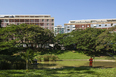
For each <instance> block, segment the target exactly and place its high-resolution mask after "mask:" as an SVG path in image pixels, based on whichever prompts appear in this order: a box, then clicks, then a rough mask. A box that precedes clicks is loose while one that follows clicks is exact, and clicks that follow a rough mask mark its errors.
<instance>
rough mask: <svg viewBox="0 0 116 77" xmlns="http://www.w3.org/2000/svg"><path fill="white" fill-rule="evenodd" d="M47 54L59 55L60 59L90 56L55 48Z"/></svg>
mask: <svg viewBox="0 0 116 77" xmlns="http://www.w3.org/2000/svg"><path fill="white" fill-rule="evenodd" d="M56 52H57V53H56ZM46 53H47V52H46ZM47 54H55V55H57V56H58V57H59V59H60V60H61V59H89V58H90V56H87V55H86V54H84V53H79V52H77V51H76V52H75V53H74V52H72V51H61V50H57V51H53V52H52V53H47ZM36 55H38V56H39V55H40V54H39V53H36ZM42 55H43V54H42ZM94 59H103V60H114V58H112V57H109V56H100V57H95V58H94Z"/></svg>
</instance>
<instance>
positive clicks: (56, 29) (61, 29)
mask: <svg viewBox="0 0 116 77" xmlns="http://www.w3.org/2000/svg"><path fill="white" fill-rule="evenodd" d="M63 33H64V27H62V25H57V26H56V27H54V35H57V34H63Z"/></svg>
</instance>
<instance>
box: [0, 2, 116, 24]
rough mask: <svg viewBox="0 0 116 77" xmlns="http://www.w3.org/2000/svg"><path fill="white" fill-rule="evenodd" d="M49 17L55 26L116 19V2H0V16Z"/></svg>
mask: <svg viewBox="0 0 116 77" xmlns="http://www.w3.org/2000/svg"><path fill="white" fill-rule="evenodd" d="M10 14H11V15H13V14H18V15H20V14H24V15H26V14H28V15H30V14H31V15H36V14H37V15H51V16H52V17H54V19H55V26H56V25H62V26H64V23H68V22H69V20H82V19H106V18H116V0H0V15H10Z"/></svg>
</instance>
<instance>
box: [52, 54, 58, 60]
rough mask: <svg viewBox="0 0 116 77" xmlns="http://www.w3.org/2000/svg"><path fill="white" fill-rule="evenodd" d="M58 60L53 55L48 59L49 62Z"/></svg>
mask: <svg viewBox="0 0 116 77" xmlns="http://www.w3.org/2000/svg"><path fill="white" fill-rule="evenodd" d="M58 59H59V58H58V57H57V56H55V55H51V57H50V60H51V61H56V60H58Z"/></svg>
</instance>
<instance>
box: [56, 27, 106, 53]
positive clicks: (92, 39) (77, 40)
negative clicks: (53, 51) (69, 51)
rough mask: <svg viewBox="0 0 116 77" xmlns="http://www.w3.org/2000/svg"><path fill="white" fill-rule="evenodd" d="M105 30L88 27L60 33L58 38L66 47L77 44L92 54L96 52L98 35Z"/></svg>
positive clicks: (79, 48) (78, 47) (77, 46)
mask: <svg viewBox="0 0 116 77" xmlns="http://www.w3.org/2000/svg"><path fill="white" fill-rule="evenodd" d="M104 31H105V30H102V29H95V28H87V29H86V30H76V31H72V32H71V33H67V34H62V35H58V36H56V39H57V40H58V41H59V42H60V43H61V44H63V45H64V46H66V47H67V46H70V47H71V46H76V49H78V50H82V51H83V52H84V53H86V54H89V55H92V54H95V52H96V46H97V44H96V40H97V37H98V36H99V35H100V34H101V33H102V32H104ZM68 48H69V47H68Z"/></svg>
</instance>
